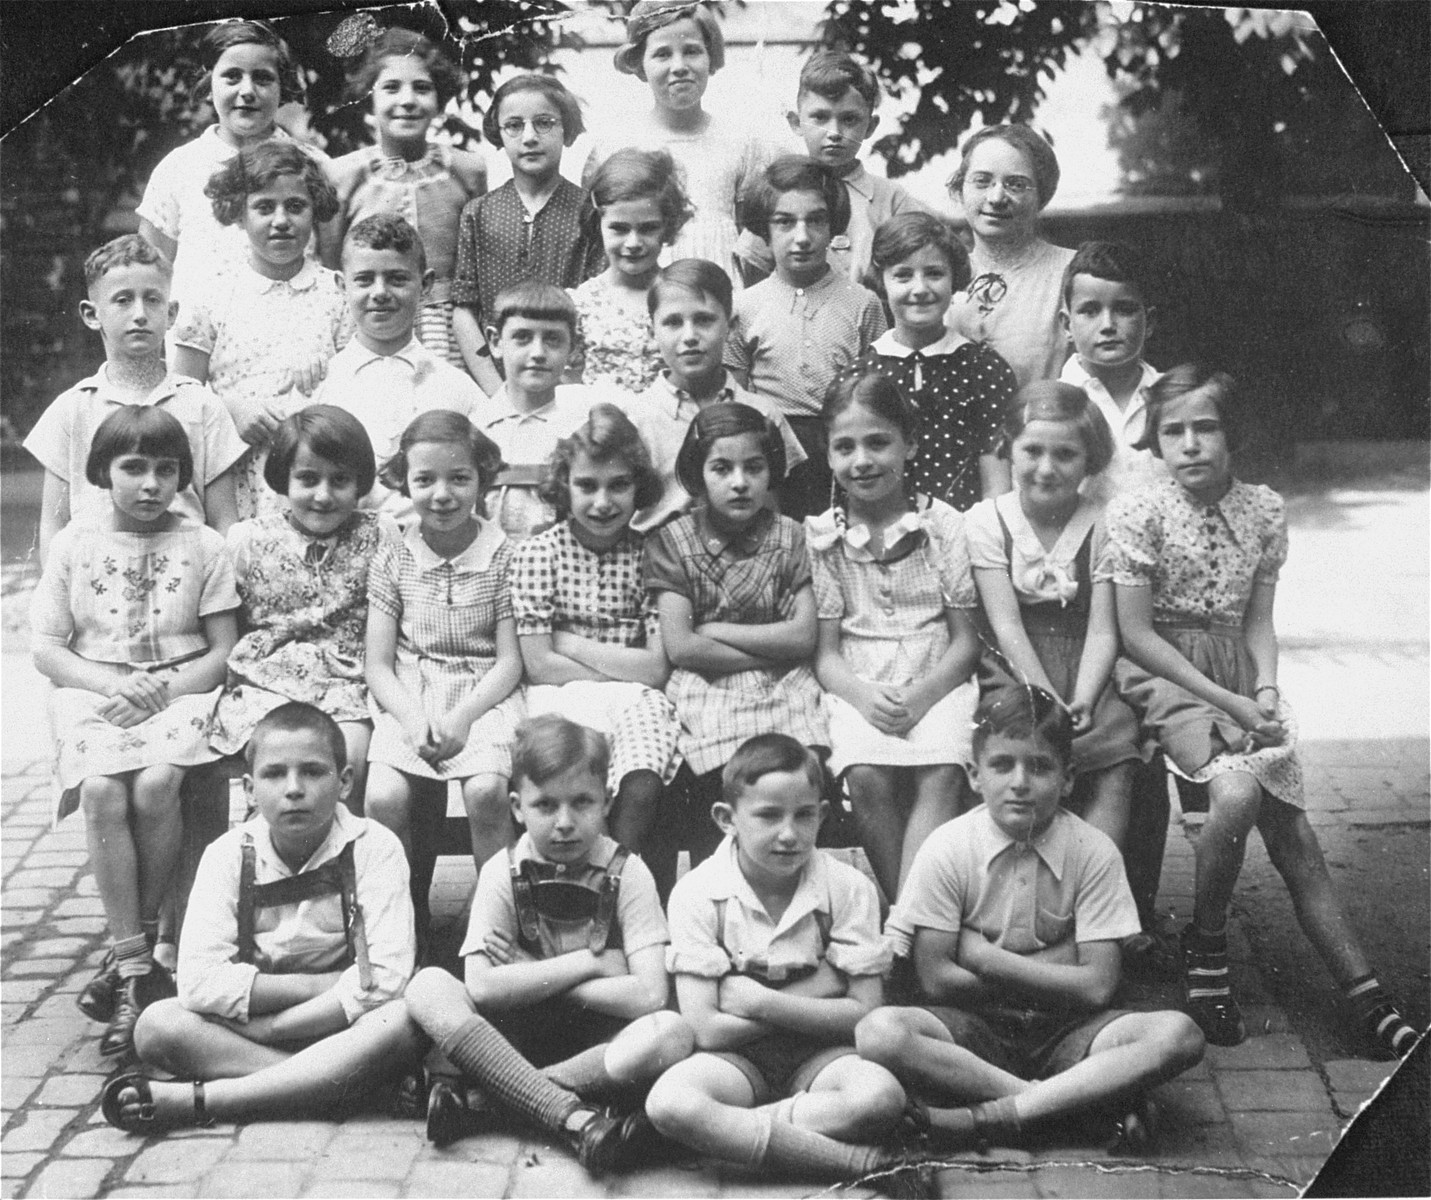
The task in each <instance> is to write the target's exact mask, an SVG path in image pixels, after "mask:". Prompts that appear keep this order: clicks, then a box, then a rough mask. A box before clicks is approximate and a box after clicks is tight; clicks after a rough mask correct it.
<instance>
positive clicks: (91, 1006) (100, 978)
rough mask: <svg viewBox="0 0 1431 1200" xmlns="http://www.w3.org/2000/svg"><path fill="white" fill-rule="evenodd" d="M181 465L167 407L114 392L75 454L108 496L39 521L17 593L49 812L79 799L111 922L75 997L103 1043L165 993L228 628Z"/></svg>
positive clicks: (226, 596)
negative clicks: (95, 970) (195, 779)
mask: <svg viewBox="0 0 1431 1200" xmlns="http://www.w3.org/2000/svg"><path fill="white" fill-rule="evenodd" d="M193 470H194V464H193V458H192V456H191V452H190V448H189V439H188V435H187V434H185V432H184V427H183V426H182V425H181V424H180V423H179V421H178V420H176V419H175V418H174V416H173V415H172V414H170V413H169V412H168V411H166V410H165V409H163V408H158V407H154V406H150V405H140V404H122V405H119V406H118V407H116V408H115V409H114V411H112V412H111V413H110V415H109V416H107V417H106V418H105V419H104V420H103V421H102V422H101V423H100V426H99V429H98V430H96V432H95V436H94V440H93V442H92V444H91V446H90V452H89V457H88V459H87V461H86V463H85V478H86V479H88V480H89V482H90V483H91V484H93V485H94V486H95V487H100V488H104V489H106V490H107V491H108V492H109V499H110V508H109V511H108V513H107V514H104V515H102V516H97V518H96V519H95V520H92V521H81V522H72V523H71V524H69V525H67V526H65V528H63V529H61V530H60V531H59V532H58V533H56V534H55V537H54V540H53V542H51V544H50V553H49V556H48V558H47V559H46V562H45V570H44V574H43V575H42V576H41V578H40V582H39V585H38V587H37V588H36V589H35V595H34V599H33V600H32V602H31V606H30V623H31V636H32V642H31V645H32V654H33V658H34V662H35V668H36V670H38V671H39V672H40V674H41V675H43V676H45V678H46V679H48V680H49V681H50V683H51V684H52V685H53V687H52V690H51V693H50V698H49V718H50V728H51V730H52V731H53V734H54V748H55V758H54V778H55V785H54V794H55V797H56V806H55V813H54V818H55V821H56V823H58V822H59V821H60V820H62V819H63V818H64V817H66V816H68V815H69V814H70V813H72V812H74V810H75V809H76V808H80V807H83V808H84V811H85V837H86V841H87V843H88V847H89V857H90V867H91V869H92V870H93V871H94V876H95V882H96V884H97V885H98V889H99V895H100V900H101V901H102V903H103V905H104V913H105V918H106V920H107V922H108V927H109V934H110V938H111V942H110V947H109V955H108V957H107V959H106V962H105V965H104V966H103V967H102V968H101V971H100V974H99V975H97V976H96V977H95V979H94V980H93V981H92V982H91V983H90V984H89V985H87V986H86V987H85V988H84V989H83V990H82V991H81V992H80V994H79V996H78V997H77V1003H78V1004H79V1007H80V1010H81V1011H82V1012H84V1013H85V1015H86V1016H89V1017H92V1018H93V1019H95V1020H101V1021H107V1022H108V1026H109V1027H108V1029H107V1030H106V1031H105V1033H104V1036H103V1037H102V1038H101V1039H100V1043H99V1051H100V1053H101V1054H102V1055H104V1056H105V1057H124V1056H126V1055H128V1054H129V1053H130V1052H131V1050H132V1048H133V1037H134V1023H135V1021H137V1020H138V1018H139V1013H140V1011H141V1010H142V1009H143V1008H144V1007H145V1006H146V1005H147V1004H149V1003H150V1002H152V1001H154V1000H157V999H160V998H162V997H165V996H172V995H173V994H174V981H173V978H172V976H171V975H170V974H169V972H168V971H167V970H165V968H164V967H163V966H161V965H159V964H158V963H156V962H155V960H154V943H155V941H156V940H157V938H158V929H159V915H160V908H161V906H162V905H163V903H164V900H165V897H166V895H167V893H168V892H169V889H170V887H171V885H172V884H173V882H174V878H175V876H176V874H177V872H178V867H179V859H180V855H181V852H182V843H183V824H182V820H181V814H180V807H179V788H180V785H181V784H182V783H183V780H184V776H185V774H186V772H187V771H188V769H189V768H190V767H193V766H196V765H198V764H200V763H206V762H212V761H213V760H214V759H215V758H216V757H218V756H217V755H216V754H215V753H214V752H213V751H212V750H210V749H209V746H208V744H207V741H206V740H205V737H204V730H205V729H206V727H207V723H208V718H209V714H210V713H212V712H213V708H214V702H215V701H216V700H217V699H218V694H219V693H218V689H219V685H220V684H222V683H223V680H224V669H225V668H224V663H225V660H226V659H227V657H228V654H229V651H230V650H231V649H232V648H233V644H234V640H235V638H236V637H237V627H236V624H235V621H234V611H233V610H234V609H235V608H236V607H237V606H238V597H237V596H236V595H235V594H234V582H233V570H232V568H231V567H230V565H229V560H228V556H227V555H226V554H225V553H224V540H223V538H222V537H221V536H220V535H219V534H218V533H215V532H214V531H213V530H212V529H210V528H208V527H207V526H204V525H199V524H196V523H195V522H193V521H191V520H189V519H187V518H186V517H183V516H181V515H179V514H178V513H175V512H172V511H170V505H171V504H172V503H173V500H174V496H175V494H176V493H177V492H178V490H179V488H180V487H181V486H183V485H184V484H185V483H187V482H188V481H189V479H190V478H191V477H192V475H193Z"/></svg>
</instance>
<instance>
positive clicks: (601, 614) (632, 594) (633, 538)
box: [512, 521, 658, 647]
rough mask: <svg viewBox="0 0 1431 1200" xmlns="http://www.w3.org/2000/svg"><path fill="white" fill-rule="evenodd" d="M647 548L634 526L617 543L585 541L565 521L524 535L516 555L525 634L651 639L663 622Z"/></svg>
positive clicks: (620, 642)
mask: <svg viewBox="0 0 1431 1200" xmlns="http://www.w3.org/2000/svg"><path fill="white" fill-rule="evenodd" d="M644 567H645V550H644V546H643V543H642V539H641V536H640V535H639V534H636V533H632V532H631V531H630V530H629V529H628V530H627V531H626V532H625V533H624V534H623V535H622V537H621V540H620V541H619V542H617V543H616V545H615V546H613V547H611V549H609V550H603V551H596V550H591V549H589V548H588V547H586V546H583V545H582V544H581V543H580V542H579V541H577V540H576V535H575V534H573V533H572V531H571V522H570V521H563V522H562V523H561V524H560V525H554V526H553V527H552V528H551V529H548V530H546V531H545V532H543V533H539V534H536V535H535V536H533V537H530V538H527V539H526V540H525V541H523V542H519V543H518V544H517V546H516V549H515V550H514V551H513V555H512V612H513V614H514V615H515V616H516V618H517V634H518V636H523V635H536V634H543V633H546V634H550V633H556V632H558V631H560V632H563V633H572V634H575V635H576V636H577V637H584V638H589V639H590V640H591V641H593V642H603V643H605V644H607V645H612V646H634V647H642V646H645V645H646V644H647V643H648V641H649V640H650V639H651V638H652V637H654V636H655V634H656V630H657V628H658V624H657V618H656V615H655V613H654V611H652V610H651V608H650V606H649V605H647V603H646V589H645V587H644V586H643V583H642V572H643V570H644Z"/></svg>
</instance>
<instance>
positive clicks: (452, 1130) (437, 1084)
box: [427, 1079, 471, 1146]
mask: <svg viewBox="0 0 1431 1200" xmlns="http://www.w3.org/2000/svg"><path fill="white" fill-rule="evenodd" d="M470 1125H471V1114H470V1113H469V1112H468V1110H467V1097H466V1096H464V1095H463V1094H462V1093H461V1092H460V1091H459V1090H458V1089H457V1088H455V1087H453V1086H452V1084H450V1083H448V1082H447V1080H445V1079H434V1080H433V1081H432V1087H430V1088H429V1089H428V1092H427V1140H428V1141H429V1142H431V1143H432V1144H433V1145H434V1146H450V1145H451V1144H452V1143H453V1142H455V1141H457V1140H458V1139H459V1138H461V1137H464V1136H466V1134H467V1132H468V1129H469V1127H470Z"/></svg>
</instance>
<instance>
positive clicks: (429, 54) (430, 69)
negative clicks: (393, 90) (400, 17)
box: [350, 25, 463, 109]
mask: <svg viewBox="0 0 1431 1200" xmlns="http://www.w3.org/2000/svg"><path fill="white" fill-rule="evenodd" d="M390 58H414V59H417V60H418V61H419V62H420V63H422V65H423V67H424V69H425V70H426V71H427V74H428V78H430V79H431V80H432V86H433V87H434V88H436V89H437V104H438V108H439V109H441V108H445V107H447V102H448V101H449V100H451V99H452V98H453V97H454V96H456V95H458V94H459V93H460V92H461V91H462V80H463V76H462V72H461V71H460V70H459V69H458V67H457V64H456V63H454V62H453V61H452V56H451V55H450V54H449V53H448V52H447V49H446V48H445V47H443V46H441V45H439V44H438V43H437V42H434V41H433V40H432V39H431V38H427V37H424V36H423V35H422V34H420V33H418V32H417V31H416V30H413V29H405V28H403V27H402V26H400V25H396V26H394V27H393V28H391V29H385V30H383V32H382V33H381V34H379V35H378V38H377V40H376V41H375V42H374V43H373V44H372V45H371V46H369V47H368V49H367V52H366V53H365V54H364V55H363V58H362V61H361V62H359V64H358V68H357V70H356V71H355V72H354V73H353V77H352V81H351V83H350V88H351V91H352V93H353V95H354V96H355V97H365V96H367V95H369V94H370V93H371V92H372V90H373V86H374V85H375V84H376V83H377V82H378V76H379V75H381V74H382V73H383V66H384V64H385V63H386V62H387V61H388V59H390Z"/></svg>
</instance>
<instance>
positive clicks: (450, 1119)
mask: <svg viewBox="0 0 1431 1200" xmlns="http://www.w3.org/2000/svg"><path fill="white" fill-rule="evenodd" d="M608 756H609V751H608V748H607V743H606V739H605V738H604V737H603V736H602V735H601V734H599V733H597V732H596V731H595V730H592V729H588V728H586V727H585V726H582V725H576V724H574V723H572V722H571V721H568V720H566V719H565V718H563V717H559V716H556V715H554V714H548V715H545V716H540V717H534V718H533V719H531V720H530V721H527V722H525V723H524V724H523V725H522V726H521V728H520V729H519V730H518V733H517V746H516V750H515V751H514V753H513V756H512V812H513V815H514V816H515V817H516V819H517V820H518V822H520V823H521V824H522V825H523V826H525V828H526V832H525V833H524V834H523V835H522V837H521V838H520V839H519V840H518V842H517V844H516V845H515V846H513V847H511V848H510V849H508V850H505V851H503V852H501V853H499V854H496V855H493V857H492V858H490V859H488V861H487V863H486V864H485V865H484V866H483V867H482V870H481V872H480V873H479V875H478V877H477V890H476V892H475V893H474V894H473V897H472V913H471V917H470V920H469V923H468V926H467V937H466V940H465V941H464V942H463V944H462V949H461V951H460V954H461V955H462V957H463V960H464V964H465V967H464V973H465V985H464V982H463V981H459V980H457V979H455V978H454V977H453V976H452V975H450V974H448V972H446V971H444V970H441V969H440V968H433V967H429V968H426V969H424V970H422V971H419V972H418V974H417V976H416V977H415V978H414V979H413V981H412V983H411V984H410V985H409V987H408V990H407V996H406V1002H407V1006H408V1011H409V1012H410V1013H411V1014H412V1018H413V1020H414V1021H416V1022H417V1023H418V1024H419V1025H420V1026H422V1028H423V1029H424V1030H425V1031H426V1032H427V1034H428V1035H429V1036H430V1037H431V1038H432V1040H433V1041H434V1042H435V1043H436V1044H437V1048H438V1049H439V1050H440V1051H441V1052H442V1054H443V1055H445V1056H446V1058H447V1060H448V1061H449V1062H450V1063H451V1065H452V1066H454V1067H456V1068H457V1070H458V1071H459V1072H460V1073H461V1075H462V1076H463V1079H464V1081H466V1082H469V1083H472V1084H475V1085H476V1087H477V1088H478V1089H480V1090H481V1092H482V1093H484V1095H485V1096H486V1097H488V1098H490V1099H491V1100H492V1101H494V1102H495V1103H496V1104H498V1105H500V1106H501V1107H503V1108H505V1109H507V1110H508V1111H510V1112H512V1113H515V1114H516V1115H518V1116H521V1117H524V1118H526V1119H527V1120H528V1121H531V1122H533V1123H534V1124H536V1125H538V1126H540V1127H542V1128H544V1129H546V1130H548V1131H550V1132H552V1133H554V1134H557V1135H558V1136H560V1137H562V1138H564V1139H565V1140H566V1141H567V1143H568V1144H569V1145H570V1146H571V1148H572V1150H573V1152H575V1154H576V1155H577V1157H578V1158H579V1160H580V1161H581V1164H582V1165H583V1166H584V1167H586V1169H587V1170H588V1171H589V1172H590V1173H591V1174H592V1175H601V1174H604V1173H605V1172H607V1171H610V1170H613V1169H620V1168H621V1167H622V1166H624V1165H628V1164H629V1163H630V1161H631V1151H632V1150H633V1149H634V1148H635V1147H634V1142H635V1140H636V1138H637V1137H638V1136H646V1137H649V1130H648V1127H646V1126H645V1125H644V1122H642V1121H641V1120H640V1118H639V1112H640V1109H639V1107H638V1108H637V1109H636V1112H635V1113H634V1114H632V1115H631V1116H629V1117H626V1118H624V1119H623V1118H621V1117H614V1116H610V1115H607V1114H606V1113H605V1112H603V1111H602V1109H601V1107H600V1105H601V1104H602V1102H603V1101H605V1100H610V1099H613V1098H614V1097H616V1096H620V1095H625V1096H629V1095H630V1094H631V1093H632V1092H633V1091H639V1090H640V1089H642V1088H644V1085H646V1084H648V1083H649V1082H650V1081H651V1080H653V1079H655V1078H656V1076H657V1075H659V1074H660V1073H661V1072H662V1071H663V1070H665V1068H666V1067H668V1066H670V1065H671V1064H672V1063H673V1062H677V1061H679V1060H680V1059H682V1058H684V1057H685V1056H686V1055H687V1054H689V1053H690V1050H691V1033H690V1030H689V1029H688V1028H687V1026H686V1024H685V1022H684V1021H682V1020H681V1018H680V1017H679V1016H677V1015H676V1014H675V1013H673V1012H668V1011H665V1007H666V1000H667V997H668V995H669V992H670V979H669V976H667V974H666V966H665V956H666V942H667V936H666V920H665V917H664V916H663V915H662V913H661V904H660V900H659V899H658V898H657V895H656V884H655V880H654V879H652V877H651V872H650V870H649V869H648V868H647V867H646V864H645V863H643V862H642V861H641V860H640V859H639V858H635V857H632V856H631V855H629V854H628V853H627V851H626V849H625V848H624V847H623V846H621V845H619V844H618V843H616V842H614V841H612V840H611V838H609V837H607V836H606V835H605V833H604V832H603V829H604V825H605V820H606V816H607V814H608V812H609V811H610V808H611V795H610V793H609V791H608V790H607V787H606V769H607V762H608ZM472 1126H473V1122H472V1117H471V1114H470V1113H468V1112H467V1101H466V1096H465V1087H464V1085H463V1083H461V1082H455V1081H454V1082H449V1080H448V1079H443V1078H441V1077H439V1078H437V1079H436V1080H435V1082H434V1083H433V1084H432V1088H431V1091H430V1093H429V1098H428V1123H427V1132H428V1137H429V1138H430V1139H431V1140H432V1141H434V1142H437V1143H438V1144H443V1143H445V1142H448V1141H452V1140H454V1139H455V1138H457V1137H460V1136H462V1135H463V1133H465V1132H467V1131H468V1130H470V1129H471V1128H472Z"/></svg>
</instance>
